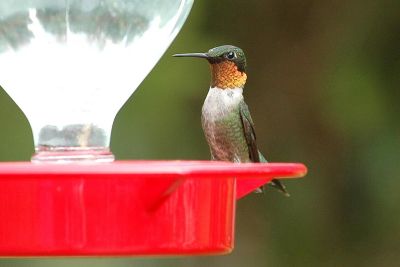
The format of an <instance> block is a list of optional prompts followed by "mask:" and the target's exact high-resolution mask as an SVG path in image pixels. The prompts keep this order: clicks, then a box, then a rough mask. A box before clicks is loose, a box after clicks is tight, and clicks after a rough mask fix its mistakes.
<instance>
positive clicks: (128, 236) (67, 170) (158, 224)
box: [0, 161, 307, 256]
mask: <svg viewBox="0 0 400 267" xmlns="http://www.w3.org/2000/svg"><path fill="white" fill-rule="evenodd" d="M306 172H307V169H306V167H305V166H304V165H302V164H296V163H246V164H235V163H228V162H215V161H117V162H113V163H97V164H96V163H73V164H32V163H28V162H13V163H0V216H1V220H0V256H107V255H110V256H111V255H131V256H135V255H195V254H219V253H228V252H230V251H231V250H232V249H233V245H234V219H235V218H234V217H235V204H236V199H238V198H241V197H243V196H245V195H246V194H248V193H250V192H252V191H253V190H254V189H256V188H257V187H259V186H261V185H263V184H265V183H267V182H269V181H270V180H271V179H273V178H295V177H301V176H304V175H305V174H306Z"/></svg>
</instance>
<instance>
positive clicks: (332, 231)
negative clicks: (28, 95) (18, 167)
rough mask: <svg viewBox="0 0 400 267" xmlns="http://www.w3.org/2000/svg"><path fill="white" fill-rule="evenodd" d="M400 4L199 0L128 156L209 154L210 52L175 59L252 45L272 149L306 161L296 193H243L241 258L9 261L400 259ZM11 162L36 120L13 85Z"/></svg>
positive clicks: (135, 122)
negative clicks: (205, 113) (17, 100)
mask: <svg viewBox="0 0 400 267" xmlns="http://www.w3.org/2000/svg"><path fill="white" fill-rule="evenodd" d="M399 29H400V2H399V1H395V0H393V1H390V0H382V1H361V0H349V1H317V0H305V1H289V0H284V1H277V0H270V1H258V0H248V1H239V0H234V1H228V0H219V1H212V0H207V1H206V0H205V1H196V2H195V5H194V7H193V10H192V13H191V15H190V17H189V19H188V21H187V23H186V25H185V26H184V28H183V30H182V31H181V33H180V34H179V36H178V38H177V39H176V41H175V42H174V43H173V45H172V46H171V47H170V49H169V50H168V51H167V52H166V54H165V56H164V57H163V58H162V59H161V60H160V62H159V64H158V65H157V66H156V67H155V68H154V70H153V71H152V73H151V74H150V75H149V76H148V78H147V79H146V80H145V81H144V82H143V83H142V85H141V88H139V90H138V91H136V93H135V94H134V95H133V96H132V97H131V98H130V100H129V101H128V102H127V103H126V105H125V106H124V107H123V109H122V110H121V111H120V112H119V114H118V116H117V118H116V120H115V123H114V130H113V135H112V143H111V146H112V150H113V152H114V153H115V155H116V156H117V158H118V159H208V158H209V154H208V148H207V145H206V143H205V140H204V138H203V135H202V130H201V126H200V118H199V117H200V110H201V105H202V102H203V100H204V98H205V96H206V94H207V88H208V86H209V69H208V67H207V64H206V63H205V62H201V61H197V60H182V59H174V58H171V55H172V54H174V53H179V52H203V51H207V50H208V49H209V48H211V47H214V46H216V45H221V44H234V45H237V46H239V47H241V48H243V49H244V51H245V52H246V55H247V60H248V65H249V68H248V75H249V79H248V84H247V86H246V88H245V97H246V100H247V103H248V105H249V107H250V109H251V112H252V115H253V119H254V121H255V123H256V130H257V134H258V140H259V146H260V148H261V150H262V151H264V152H265V154H266V155H267V156H268V158H269V160H270V161H287V162H296V161H298V162H304V163H306V164H307V165H308V167H309V174H308V175H307V177H306V178H304V179H302V180H295V181H288V182H286V184H287V187H288V189H289V191H290V193H291V195H292V196H291V197H290V198H283V197H282V196H281V195H280V194H278V193H275V192H272V191H271V192H270V191H268V192H267V194H265V195H264V196H259V195H254V196H248V197H247V198H245V199H243V200H241V201H239V202H238V210H237V231H236V237H237V238H236V248H235V250H234V252H233V253H232V254H230V255H228V256H218V257H193V258H180V259H171V258H168V259H127V258H121V259H73V260H70V259H68V260H67V259H57V260H47V259H46V260H21V261H13V260H7V261H4V266H28V265H29V266H56V265H57V266H64V265H65V266H69V265H70V264H71V263H74V264H89V263H90V264H95V265H96V266H109V265H113V266H126V265H128V264H129V265H133V266H135V265H137V266H232V267H235V266H385V267H390V266H398V264H399V262H400V254H399V253H398V252H399V251H400V231H398V230H399V229H400V215H399V214H400V207H399V205H398V203H400V194H399V193H398V192H397V191H398V188H399V187H400V179H399V177H398V175H399V173H400V164H399V162H400V160H399V151H400V124H399V118H398V114H400V105H399V104H398V102H397V101H399V100H400V90H399V87H400V30H399ZM0 120H1V122H2V128H1V129H2V131H1V132H0V138H1V140H3V142H1V143H0V160H2V161H6V160H7V161H10V160H28V159H29V157H30V155H31V154H32V151H33V144H32V137H31V136H30V134H31V132H30V128H29V125H28V123H27V120H26V119H25V118H24V116H23V114H22V113H21V111H20V110H19V109H18V108H17V107H16V106H15V105H14V103H13V102H12V100H10V99H9V98H8V96H7V95H6V94H5V93H4V92H3V91H0Z"/></svg>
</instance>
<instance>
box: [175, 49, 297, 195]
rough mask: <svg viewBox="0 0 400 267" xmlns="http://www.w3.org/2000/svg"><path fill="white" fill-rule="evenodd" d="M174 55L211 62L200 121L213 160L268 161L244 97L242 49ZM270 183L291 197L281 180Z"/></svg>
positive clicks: (244, 58)
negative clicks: (259, 144)
mask: <svg viewBox="0 0 400 267" xmlns="http://www.w3.org/2000/svg"><path fill="white" fill-rule="evenodd" d="M174 57H197V58H204V59H206V60H207V61H208V62H209V63H210V66H211V85H210V89H209V91H208V95H207V98H206V100H205V101H204V105H203V108H202V116H201V122H202V126H203V130H204V134H205V136H206V139H207V142H208V145H209V147H210V152H211V157H212V159H213V160H221V161H231V162H267V160H266V159H265V158H264V156H263V155H262V154H261V153H260V152H259V150H258V148H257V143H256V134H255V131H254V124H253V120H252V118H251V116H250V112H249V109H248V107H247V105H246V103H245V102H244V98H243V88H244V85H245V83H246V79H247V75H246V57H245V55H244V53H243V51H242V49H240V48H238V47H235V46H232V45H223V46H218V47H215V48H212V49H210V50H209V51H208V52H207V53H189V54H176V55H174ZM270 185H272V186H273V187H275V188H277V189H278V190H280V191H281V192H283V193H284V194H285V195H286V196H289V194H288V192H287V191H286V189H285V186H284V185H283V184H282V183H281V182H280V181H279V180H276V179H274V180H272V181H271V182H270Z"/></svg>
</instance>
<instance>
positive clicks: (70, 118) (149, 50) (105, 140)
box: [0, 0, 306, 257]
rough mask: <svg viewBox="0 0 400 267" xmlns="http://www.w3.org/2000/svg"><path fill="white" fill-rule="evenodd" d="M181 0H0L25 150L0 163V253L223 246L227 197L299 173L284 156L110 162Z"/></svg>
mask: <svg viewBox="0 0 400 267" xmlns="http://www.w3.org/2000/svg"><path fill="white" fill-rule="evenodd" d="M192 4H193V0H168V1H167V0H149V1H137V0H62V1H54V0H23V1H18V3H15V1H12V0H3V1H2V2H1V4H0V73H1V77H0V85H1V86H2V87H3V88H4V90H6V92H7V93H8V94H9V95H10V97H12V98H13V100H14V101H15V102H16V104H17V105H18V106H19V107H20V108H21V109H22V111H23V112H24V114H25V115H26V116H27V118H28V121H29V123H30V125H31V127H32V132H33V137H34V143H35V154H34V155H33V156H32V160H31V162H3V163H0V214H1V218H2V219H1V220H0V256H12V257H17V256H115V255H130V256H135V255H196V254H221V253H228V252H230V251H231V250H232V249H233V243H234V219H235V204H236V200H237V199H239V198H241V197H243V196H245V195H246V194H248V193H250V192H252V191H253V190H255V189H256V188H258V187H259V186H261V185H263V184H265V183H268V182H269V181H270V180H272V179H273V178H291V177H292V178H294V177H300V176H303V175H305V173H306V168H305V166H304V165H302V164H295V163H245V164H235V163H227V162H212V161H114V156H113V154H112V153H111V151H110V150H109V143H110V133H111V127H112V123H113V120H114V117H115V115H116V113H117V112H118V110H119V109H120V107H121V106H122V105H123V104H124V102H125V101H126V100H127V99H128V97H129V96H130V95H131V94H132V93H133V91H134V90H135V89H136V88H137V87H138V85H139V84H140V83H141V82H142V80H143V79H144V78H145V77H146V75H147V74H148V73H149V72H150V70H151V69H152V68H153V67H154V65H155V64H156V63H157V61H158V59H159V58H160V57H161V56H162V54H163V53H164V52H165V50H166V48H167V47H168V46H169V44H170V43H171V42H172V40H173V39H174V38H175V36H176V35H177V33H178V32H179V30H180V28H181V27H182V25H183V23H184V21H185V20H186V18H187V16H188V14H189V11H190V9H191V7H192ZM135 62H141V63H140V64H137V63H135Z"/></svg>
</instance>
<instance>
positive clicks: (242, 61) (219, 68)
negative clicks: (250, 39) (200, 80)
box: [174, 45, 247, 89]
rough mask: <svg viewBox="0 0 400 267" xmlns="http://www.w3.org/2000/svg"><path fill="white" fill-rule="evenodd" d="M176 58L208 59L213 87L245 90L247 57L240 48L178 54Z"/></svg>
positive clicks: (224, 47) (221, 47)
mask: <svg viewBox="0 0 400 267" xmlns="http://www.w3.org/2000/svg"><path fill="white" fill-rule="evenodd" d="M174 57H197V58H204V59H207V61H208V62H209V63H210V66H211V87H217V88H220V89H229V88H230V89H233V88H243V87H244V85H245V83H246V79H247V75H246V57H245V55H244V53H243V50H242V49H240V48H239V47H236V46H232V45H223V46H218V47H215V48H212V49H210V50H209V51H208V52H207V53H188V54H176V55H174Z"/></svg>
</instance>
